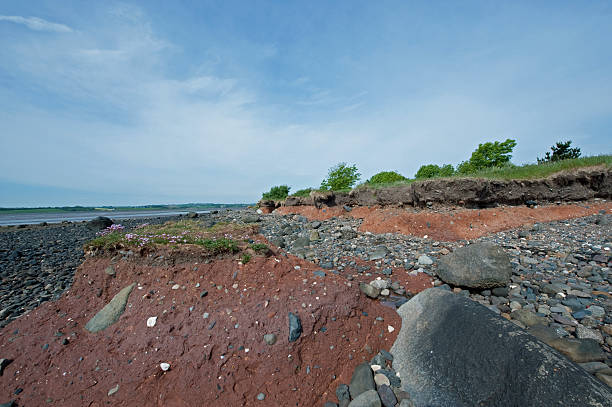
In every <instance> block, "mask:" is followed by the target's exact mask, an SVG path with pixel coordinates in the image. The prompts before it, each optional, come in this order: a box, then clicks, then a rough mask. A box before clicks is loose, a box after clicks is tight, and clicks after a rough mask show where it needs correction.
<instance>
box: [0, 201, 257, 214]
mask: <svg viewBox="0 0 612 407" xmlns="http://www.w3.org/2000/svg"><path fill="white" fill-rule="evenodd" d="M249 205H254V204H246V203H245V204H217V203H189V204H168V205H143V206H47V207H35V208H0V214H22V213H23V214H25V213H71V212H94V211H95V212H100V213H104V212H110V213H113V212H119V211H121V212H127V211H135V212H144V211H152V212H154V211H202V210H210V209H224V208H244V207H246V206H249Z"/></svg>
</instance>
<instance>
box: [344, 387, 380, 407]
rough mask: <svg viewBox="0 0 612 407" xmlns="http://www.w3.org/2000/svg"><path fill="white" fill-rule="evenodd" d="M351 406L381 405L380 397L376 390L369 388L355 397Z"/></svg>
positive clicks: (373, 406)
mask: <svg viewBox="0 0 612 407" xmlns="http://www.w3.org/2000/svg"><path fill="white" fill-rule="evenodd" d="M348 406H349V407H381V404H380V397H379V396H378V392H377V391H376V390H368V391H365V392H363V393H361V394H360V395H359V396H357V397H356V398H354V399H353V401H351V403H350V404H349V405H348Z"/></svg>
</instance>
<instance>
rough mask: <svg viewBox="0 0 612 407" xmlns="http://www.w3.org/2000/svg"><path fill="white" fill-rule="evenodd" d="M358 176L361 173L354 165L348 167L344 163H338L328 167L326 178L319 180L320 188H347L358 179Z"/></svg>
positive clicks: (333, 189) (334, 189) (336, 189)
mask: <svg viewBox="0 0 612 407" xmlns="http://www.w3.org/2000/svg"><path fill="white" fill-rule="evenodd" d="M360 177H361V174H360V173H358V172H357V167H356V166H355V165H352V166H350V167H349V166H347V165H346V163H338V164H337V165H335V166H333V167H331V168H330V169H329V172H328V173H327V178H325V179H324V180H323V181H321V189H322V190H326V191H327V190H332V191H338V190H340V189H349V188H351V187H353V185H355V183H356V182H357V181H359V178H360Z"/></svg>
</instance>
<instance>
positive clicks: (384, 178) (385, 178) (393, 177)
mask: <svg viewBox="0 0 612 407" xmlns="http://www.w3.org/2000/svg"><path fill="white" fill-rule="evenodd" d="M407 180H408V178H406V177H404V176H403V175H402V174H398V173H397V172H395V171H383V172H379V173H378V174H375V175H372V177H371V178H370V179H369V180H368V181H367V183H368V184H372V185H376V184H391V183H393V182H398V181H407Z"/></svg>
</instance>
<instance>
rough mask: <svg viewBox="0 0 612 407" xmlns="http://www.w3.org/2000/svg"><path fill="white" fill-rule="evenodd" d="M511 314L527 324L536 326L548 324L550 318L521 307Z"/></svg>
mask: <svg viewBox="0 0 612 407" xmlns="http://www.w3.org/2000/svg"><path fill="white" fill-rule="evenodd" d="M510 316H511V317H512V318H513V319H516V320H517V321H519V322H521V323H522V324H523V325H525V326H534V325H546V324H548V320H547V319H546V317H541V316H538V315H536V314H535V313H534V312H531V311H528V310H526V309H519V310H516V311H514V312H513V313H512V314H510Z"/></svg>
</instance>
